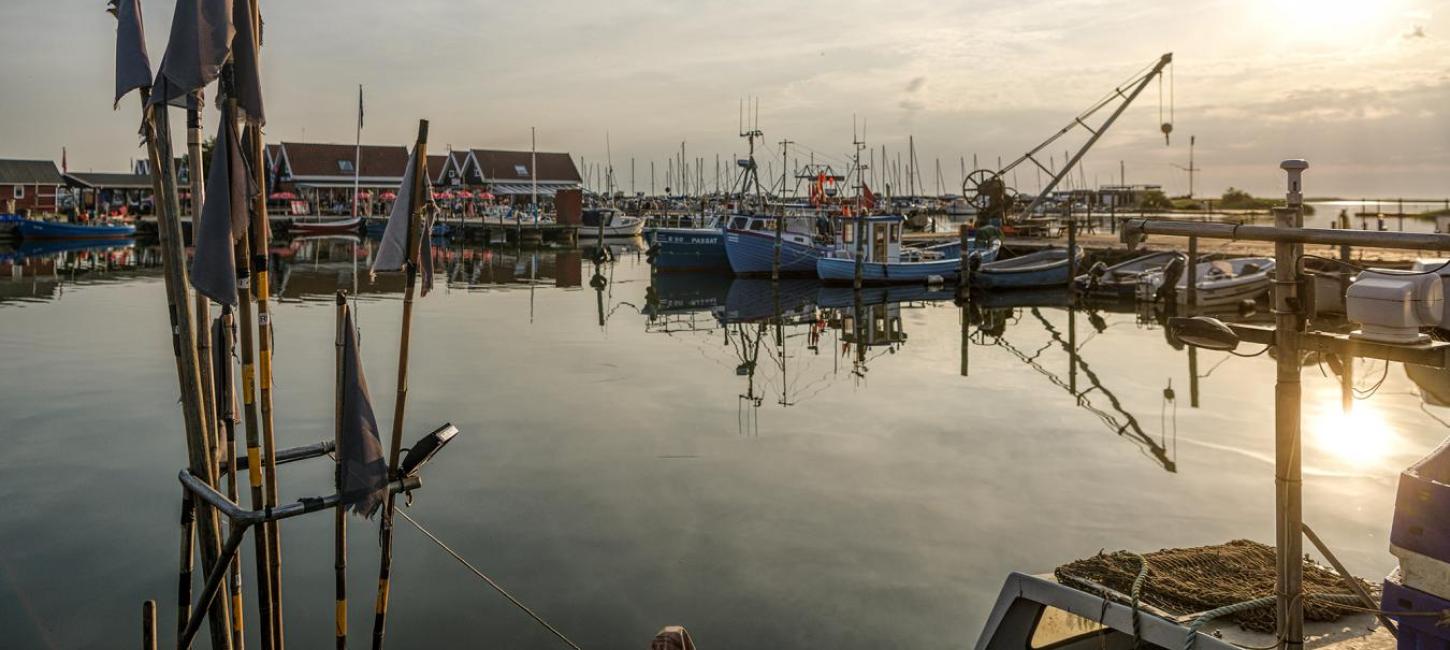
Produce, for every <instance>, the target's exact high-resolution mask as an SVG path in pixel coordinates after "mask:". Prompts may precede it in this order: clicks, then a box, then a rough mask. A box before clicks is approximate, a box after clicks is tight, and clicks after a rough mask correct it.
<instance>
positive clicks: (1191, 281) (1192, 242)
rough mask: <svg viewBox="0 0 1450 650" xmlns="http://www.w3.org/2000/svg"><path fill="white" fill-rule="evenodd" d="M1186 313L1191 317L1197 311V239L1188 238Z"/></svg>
mask: <svg viewBox="0 0 1450 650" xmlns="http://www.w3.org/2000/svg"><path fill="white" fill-rule="evenodd" d="M1184 272H1185V273H1187V274H1188V275H1187V278H1188V280H1187V282H1188V296H1187V298H1188V313H1189V314H1190V315H1191V314H1193V312H1195V311H1197V310H1198V238H1197V237H1194V236H1191V235H1190V236H1189V237H1188V268H1186V269H1184Z"/></svg>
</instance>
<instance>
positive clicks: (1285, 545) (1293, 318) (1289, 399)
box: [1273, 188, 1304, 650]
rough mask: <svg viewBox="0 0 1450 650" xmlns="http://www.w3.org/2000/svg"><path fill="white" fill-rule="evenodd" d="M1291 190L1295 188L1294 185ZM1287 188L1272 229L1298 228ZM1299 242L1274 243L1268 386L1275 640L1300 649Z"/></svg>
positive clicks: (1286, 649)
mask: <svg viewBox="0 0 1450 650" xmlns="http://www.w3.org/2000/svg"><path fill="white" fill-rule="evenodd" d="M1296 190H1297V188H1296ZM1297 193H1298V192H1297V191H1296V192H1291V196H1290V201H1289V207H1287V208H1282V209H1278V210H1275V211H1274V225H1275V227H1277V228H1281V229H1289V228H1300V227H1301V220H1302V215H1301V213H1300V211H1299V210H1300V205H1299V203H1298V201H1295V200H1294V198H1295V197H1294V196H1293V195H1295V194H1297ZM1300 250H1302V246H1301V245H1299V244H1292V243H1288V242H1277V243H1275V244H1274V257H1275V260H1274V261H1275V268H1274V296H1273V298H1274V313H1275V323H1274V345H1275V347H1276V350H1275V351H1276V353H1277V355H1278V356H1277V360H1278V372H1277V382H1276V383H1275V385H1274V402H1275V405H1274V416H1275V417H1274V420H1275V424H1274V447H1275V453H1274V459H1275V462H1274V486H1275V488H1276V499H1275V508H1274V510H1275V514H1276V517H1275V518H1274V523H1275V538H1276V540H1275V541H1276V547H1277V550H1278V554H1277V563H1278V585H1277V587H1276V589H1275V591H1276V593H1277V595H1278V603H1277V609H1276V616H1277V621H1278V638H1279V639H1280V640H1281V643H1282V644H1283V648H1284V650H1301V649H1302V648H1303V647H1304V600H1303V580H1304V562H1303V560H1302V558H1303V557H1304V533H1303V530H1302V528H1303V527H1302V524H1301V522H1303V495H1302V488H1303V476H1302V468H1301V465H1302V458H1303V456H1302V452H1303V449H1302V445H1301V442H1302V441H1301V437H1300V423H1299V416H1300V395H1301V391H1302V387H1301V386H1300V383H1299V370H1300V367H1299V362H1300V359H1299V328H1300V320H1299V313H1298V309H1297V308H1296V304H1297V302H1298V283H1299V274H1298V272H1297V270H1296V266H1297V263H1298V260H1299V252H1300Z"/></svg>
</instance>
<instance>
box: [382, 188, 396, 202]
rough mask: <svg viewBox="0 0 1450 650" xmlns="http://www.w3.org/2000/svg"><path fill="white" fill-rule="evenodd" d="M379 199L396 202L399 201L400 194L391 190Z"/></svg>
mask: <svg viewBox="0 0 1450 650" xmlns="http://www.w3.org/2000/svg"><path fill="white" fill-rule="evenodd" d="M378 198H381V199H382V200H384V201H396V200H398V193H397V192H393V191H391V190H390V191H387V192H383V193H382V195H381V196H379V197H378Z"/></svg>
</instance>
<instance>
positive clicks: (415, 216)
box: [372, 120, 428, 650]
mask: <svg viewBox="0 0 1450 650" xmlns="http://www.w3.org/2000/svg"><path fill="white" fill-rule="evenodd" d="M413 146H414V149H413V151H414V156H413V157H414V161H413V163H414V167H413V191H412V193H411V194H412V196H411V201H410V205H409V206H408V238H407V247H406V250H407V255H406V258H407V262H406V263H405V265H404V270H405V273H406V278H405V283H404V289H403V327H402V332H401V333H400V334H399V337H398V392H397V397H396V399H395V401H394V406H393V435H392V441H391V443H390V445H389V448H388V472H389V473H390V474H391V475H393V477H394V478H401V477H400V476H398V475H397V471H398V457H399V455H400V454H401V451H402V446H403V421H404V420H403V418H404V415H405V413H406V408H407V405H408V343H409V341H410V340H411V338H412V333H413V294H414V292H415V290H416V288H417V284H418V264H417V261H418V247H419V246H420V245H421V238H422V233H420V232H419V230H420V223H419V222H420V220H421V219H420V217H421V215H422V212H421V208H422V206H423V200H424V197H423V193H424V192H425V191H427V184H426V183H425V182H424V181H425V180H426V179H427V174H428V171H427V170H428V120H418V140H417V142H416V143H415V144H414V145H413ZM394 504H395V501H394V493H393V492H391V491H389V492H388V495H387V499H386V503H385V504H384V505H383V517H382V551H381V555H380V558H379V562H378V564H379V566H378V595H377V600H376V602H375V608H374V616H373V646H372V647H373V650H382V647H383V638H384V635H385V633H386V630H387V618H388V589H389V586H390V579H391V572H392V565H393V507H394Z"/></svg>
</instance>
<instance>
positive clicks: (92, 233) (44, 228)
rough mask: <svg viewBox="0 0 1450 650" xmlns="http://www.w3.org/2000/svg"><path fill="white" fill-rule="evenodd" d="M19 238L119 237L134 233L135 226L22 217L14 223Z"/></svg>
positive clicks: (129, 235)
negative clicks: (96, 224)
mask: <svg viewBox="0 0 1450 650" xmlns="http://www.w3.org/2000/svg"><path fill="white" fill-rule="evenodd" d="M15 230H16V232H17V233H18V234H19V235H20V238H21V239H121V238H125V237H131V236H134V235H135V234H136V226H131V225H115V226H91V225H82V224H75V223H59V222H55V221H36V220H34V219H24V220H22V221H20V222H19V223H17V224H16V225H15Z"/></svg>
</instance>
